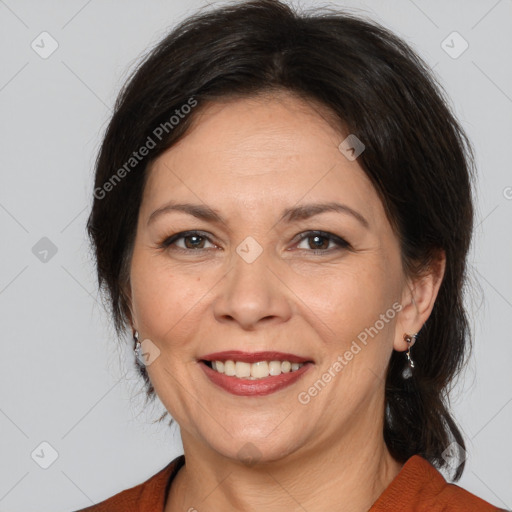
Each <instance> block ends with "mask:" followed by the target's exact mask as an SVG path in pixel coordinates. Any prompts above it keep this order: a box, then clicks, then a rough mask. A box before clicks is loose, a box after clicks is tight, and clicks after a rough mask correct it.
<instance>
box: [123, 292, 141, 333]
mask: <svg viewBox="0 0 512 512" xmlns="http://www.w3.org/2000/svg"><path fill="white" fill-rule="evenodd" d="M121 294H122V296H123V299H124V301H125V302H126V305H127V310H128V311H127V312H126V315H127V317H128V322H129V324H130V326H131V328H132V331H133V333H134V334H135V331H138V328H137V325H136V320H135V315H134V314H133V307H132V289H131V286H130V283H129V282H128V283H124V284H123V285H121Z"/></svg>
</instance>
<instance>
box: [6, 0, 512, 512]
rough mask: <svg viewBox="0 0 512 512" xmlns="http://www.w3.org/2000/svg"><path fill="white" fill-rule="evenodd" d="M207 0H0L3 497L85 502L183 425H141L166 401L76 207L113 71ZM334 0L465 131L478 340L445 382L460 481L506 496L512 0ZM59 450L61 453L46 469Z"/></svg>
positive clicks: (495, 497) (24, 507)
mask: <svg viewBox="0 0 512 512" xmlns="http://www.w3.org/2000/svg"><path fill="white" fill-rule="evenodd" d="M205 3H206V2H205V1H200V0H186V1H183V2H179V3H178V2H171V1H157V0H153V1H150V2H142V1H134V0H129V1H123V2H121V1H120V0H119V1H114V0H104V1H101V2H100V1H99V0H89V1H85V0H72V1H67V2H57V1H48V0H47V1H37V2H36V1H35V0H34V1H28V0H0V38H1V45H0V51H1V62H2V65H1V67H0V109H1V117H0V119H1V128H0V137H1V141H2V142H1V143H2V151H1V152H0V169H1V171H0V176H1V187H0V229H1V249H2V250H1V258H2V259H1V265H0V313H1V324H0V325H1V328H2V332H1V342H2V369H1V372H0V379H1V381H0V429H1V435H0V447H1V454H0V460H1V469H0V511H2V512H6V511H9V512H30V511H38V512H45V511H48V512H49V511H52V512H55V511H71V510H75V509H78V508H82V507H85V506H88V505H91V504H92V503H96V502H98V501H100V500H103V499H105V498H107V497H108V496H111V495H113V494H115V493H117V492H119V491H121V490H122V489H125V488H127V487H131V486H133V485H135V484H138V483H140V482H142V481H144V480H145V479H147V478H148V477H149V476H151V475H152V474H154V473H156V472H157V471H158V470H159V469H161V468H162V467H163V466H164V465H166V464H167V463H168V462H169V461H170V460H171V459H172V458H174V457H175V456H176V455H178V454H179V453H181V444H180V439H179V433H178V431H177V430H176V429H171V430H169V429H168V428H167V427H166V426H165V424H162V425H159V426H156V425H153V424H151V421H152V420H154V419H156V418H157V417H158V416H159V415H160V413H161V412H162V411H163V406H162V405H161V404H160V403H157V404H156V406H155V407H152V408H148V409H146V410H144V409H143V407H142V405H143V402H142V399H141V398H140V396H139V395H138V392H139V391H140V390H141V389H142V386H141V384H140V382H139V381H138V380H137V378H136V377H135V375H134V372H133V370H132V369H131V364H130V361H131V360H129V358H130V357H131V354H130V347H131V342H130V343H128V341H129V340H127V343H126V346H122V347H119V346H118V345H117V344H116V341H115V338H114V334H113V330H112V328H111V326H110V325H109V320H108V316H107V315H106V314H105V312H104V310H103V309H102V307H101V305H100V300H99V297H98V294H97V292H96V283H95V277H94V268H93V265H92V260H91V256H90V251H89V248H88V243H87V239H86V237H85V221H86V218H87V212H88V208H89V207H90V204H91V198H92V167H93V162H94V158H95V155H96V152H97V150H98V145H99V141H100V138H101V134H102V133H103V130H104V129H105V127H106V123H107V121H108V118H109V115H110V114H111V107H112V105H113V102H114V100H115V97H116V94H117V92H118V90H119V88H120V86H121V84H122V83H123V80H124V79H125V78H126V76H127V73H128V72H129V71H130V70H131V69H133V67H134V66H135V65H136V63H137V61H138V59H139V58H140V57H141V56H142V54H143V53H144V52H145V50H146V49H147V48H148V47H149V46H150V45H152V44H154V43H156V42H157V41H158V40H159V39H160V38H161V37H162V36H163V35H164V34H165V33H166V31H167V29H168V28H169V27H170V26H172V25H174V24H175V23H176V22H177V21H178V20H181V19H183V18H184V17H185V16H186V15H188V14H190V13H192V12H193V11H194V10H195V9H196V8H197V7H199V6H202V5H205ZM333 3H334V4H337V5H344V6H347V7H350V8H351V9H352V8H354V9H357V10H362V11H363V13H366V14H367V15H368V16H370V17H371V18H373V19H376V20H377V21H380V22H381V23H383V24H384V25H386V26H387V27H389V28H391V29H393V30H394V31H396V32H397V33H398V34H399V35H400V36H402V37H403V38H405V39H406V40H407V41H408V42H410V43H411V44H412V45H413V47H414V48H416V50H417V51H418V52H419V53H420V54H421V55H422V56H423V57H424V58H425V59H426V61H427V62H428V63H429V64H430V65H431V66H433V67H434V68H435V71H436V73H437V74H438V75H439V77H440V79H441V81H442V83H443V84H444V86H445V88H446V91H447V92H448V94H449V96H450V97H451V98H452V103H453V107H454V109H455V111H456V114H457V115H458V117H459V118H460V120H461V121H462V123H463V126H464V127H465V129H466V130H467V132H468V133H469V135H470V137H471V138H472V140H473V142H474V146H475V149H476V154H477V164H478V167H479V172H480V176H479V190H478V203H477V224H478V227H477V229H476V238H475V242H474V245H473V247H472V251H471V257H470V263H471V275H472V282H473V285H474V291H473V292H472V294H471V295H470V296H468V302H467V303H468V307H469V308H470V311H471V318H472V324H473V328H474V332H475V348H474V354H473V358H472V360H471V364H470V366H469V368H468V370H467V371H466V372H465V374H464V375H463V378H462V379H461V380H460V382H459V383H458V385H457V387H456V388H455V390H454V393H453V408H454V412H455V414H456V416H457V418H458V420H459V422H460V423H461V425H462V427H463V430H464V432H465V434H466V438H467V442H468V461H467V469H466V472H465V474H464V477H463V478H462V480H461V481H460V483H459V485H461V486H463V487H465V488H466V489H468V490H470V491H471V492H473V493H475V494H477V495H479V496H481V497H483V498H484V499H487V500H489V501H491V502H492V503H494V504H496V505H498V506H500V507H506V508H511V507H512V441H511V437H510V432H511V424H512V371H511V363H512V343H511V336H510V326H509V323H508V322H509V319H510V318H511V315H512V292H511V289H512V271H511V268H510V264H511V262H512V242H511V236H510V234H511V227H510V225H511V222H510V221H511V219H512V188H511V187H512V174H511V172H510V156H509V155H510V146H511V141H512V125H511V114H512V82H511V77H512V67H511V62H512V61H511V59H510V54H511V50H512V1H511V0H500V1H496V0H481V1H445V0H442V1H441V0H438V1H430V2H427V1H426V0H414V1H412V0H401V1H398V0H395V1H388V2H386V3H385V4H384V2H380V1H377V0H373V1H366V2H363V1H352V2H341V1H340V2H333ZM302 4H303V5H305V6H308V5H315V4H317V2H311V1H309V2H306V1H303V2H302ZM44 31H46V32H48V33H49V34H50V35H51V37H52V38H53V39H54V40H55V41H57V43H58V48H57V50H56V51H55V52H54V53H53V54H52V55H50V56H48V57H47V58H46V59H44V58H42V57H41V56H40V54H41V53H43V52H48V51H49V50H51V44H52V40H51V39H50V38H49V36H40V34H41V33H42V32H44ZM453 31H457V32H458V33H459V34H460V35H461V36H462V38H463V39H464V40H466V41H467V43H468V44H469V47H468V49H467V50H466V51H465V52H464V53H462V54H461V55H460V56H458V57H457V58H453V56H454V55H455V54H457V53H459V52H460V51H461V50H462V49H463V45H464V41H463V40H462V39H460V38H458V36H451V38H448V40H447V42H445V43H444V48H443V46H442V42H443V41H444V40H446V38H447V36H449V35H450V34H451V33H452V32H453ZM33 41H34V45H38V46H36V48H37V50H38V52H39V53H37V52H36V51H35V50H34V49H33V48H32V47H31V44H32V42H33ZM53 44H55V43H53ZM445 50H448V51H449V52H451V54H452V56H450V55H449V54H448V53H447V52H446V51H445ZM432 143H433V144H435V141H432ZM43 237H47V239H49V241H51V242H49V241H48V240H46V239H44V240H42V241H41V239H42V238H43ZM55 250H56V251H57V252H56V253H55V254H54V252H55ZM45 251H46V252H45ZM42 442H47V443H49V444H50V445H51V448H50V447H48V446H47V445H43V446H41V443H42ZM53 450H54V451H55V452H56V454H57V455H58V457H57V459H56V460H55V461H54V462H53V464H51V465H50V466H49V467H48V468H47V469H43V468H41V467H40V465H41V464H43V465H44V464H49V463H50V462H52V459H51V457H52V453H53ZM31 454H34V455H33V456H32V455H31Z"/></svg>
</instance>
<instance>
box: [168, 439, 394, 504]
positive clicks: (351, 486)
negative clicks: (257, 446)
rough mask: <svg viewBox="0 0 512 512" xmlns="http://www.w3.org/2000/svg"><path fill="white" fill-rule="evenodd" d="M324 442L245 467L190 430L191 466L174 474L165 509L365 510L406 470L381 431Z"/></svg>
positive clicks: (186, 443) (188, 457) (186, 445)
mask: <svg viewBox="0 0 512 512" xmlns="http://www.w3.org/2000/svg"><path fill="white" fill-rule="evenodd" d="M380 432H382V429H381V430H380ZM372 439H373V442H372V441H371V440H372ZM325 444H326V445H327V444H328V445H327V446H319V445H318V444H317V445H315V447H314V449H311V450H309V451H308V453H305V452H302V453H301V454H298V453H294V454H293V455H290V456H287V457H285V458H283V459H281V460H279V461H273V462H266V463H261V464H255V465H254V466H246V465H243V464H242V463H241V462H239V461H233V460H232V459H230V458H227V457H223V456H221V455H219V454H218V453H217V452H213V451H211V450H210V451H209V450H205V449H204V446H203V445H199V444H198V443H197V440H195V439H190V438H189V437H188V436H187V435H186V434H185V435H183V446H184V449H185V450H184V451H185V457H186V465H185V466H184V467H183V468H182V469H181V470H180V471H179V472H178V474H177V475H176V477H175V480H174V482H173V485H172V486H171V491H170V495H169V499H168V502H167V509H166V510H168V511H170V510H186V511H191V512H193V511H195V510H196V511H201V512H214V511H218V510H233V511H247V512H253V511H259V510H265V511H268V512H274V511H276V512H277V511H279V512H282V510H283V509H284V510H297V511H299V510H300V511H303V510H307V511H308V512H320V511H325V510H329V509H331V510H334V509H335V510H337V511H339V512H348V511H350V512H366V511H368V510H369V509H370V508H371V506H372V504H373V503H374V502H375V501H376V500H377V498H378V497H379V496H380V495H381V494H382V492H383V491H384V490H385V489H386V487H387V486H388V485H389V484H390V483H391V481H392V480H393V478H394V477H395V476H396V475H397V474H398V473H399V471H400V469H401V464H400V463H398V462H396V461H395V460H394V459H393V458H392V457H391V455H390V453H389V451H388V450H387V447H386V445H385V443H384V440H383V439H382V436H369V437H366V438H365V437H364V436H360V437H359V440H357V439H351V440H350V442H341V443H340V442H339V443H337V444H336V445H334V444H332V443H325Z"/></svg>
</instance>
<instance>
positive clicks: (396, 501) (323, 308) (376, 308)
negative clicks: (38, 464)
mask: <svg viewBox="0 0 512 512" xmlns="http://www.w3.org/2000/svg"><path fill="white" fill-rule="evenodd" d="M472 178H473V176H472V158H471V150H470V147H469V144H468V141H467V139H466V136H465V135H464V133H463V131H462V130H461V128H460V126H459V124H458V123H457V121H456V119H455V118H454V117H453V115H452V113H451V112H450V110H449V108H448V107H447V106H446V103H445V100H444V99H443V96H442V95H441V93H440V91H439V89H438V87H437V86H436V84H435V81H434V79H433V78H432V77H431V75H430V74H429V71H428V70H427V69H426V67H425V65H424V64H423V63H422V61H421V60H420V59H419V58H418V57H417V56H416V55H415V54H414V53H413V51H412V50H411V49H410V48H409V47H408V46H407V45H406V44H404V43H403V42H402V41H400V40H399V39H397V38H396V36H394V35H392V34H391V33H389V32H388V31H387V30H385V29H383V28H382V27H379V26H377V25H375V24H373V23H369V22H366V21H363V20H361V19H358V18H356V17H352V16H348V15H345V14H342V13H336V12H328V13H325V12H324V13H318V14H306V15H300V14H298V13H295V12H293V11H292V10H291V9H290V8H289V7H287V6H286V5H285V4H282V3H280V2H278V1H274V0H255V1H250V2H236V4H234V5H232V6H228V7H223V8H217V9H216V10H212V11H209V12H206V13H203V14H200V15H196V16H195V17H192V18H189V19H188V20H186V21H185V22H184V23H182V24H181V25H180V26H179V27H178V28H176V29H175V30H174V31H173V32H172V33H170V34H169V35H168V36H167V37H166V38H165V39H164V40H163V41H161V42H160V43H159V44H158V45H157V46H156V47H155V48H154V49H153V50H152V52H151V53H150V54H149V55H148V56H147V57H146V58H145V61H144V62H143V64H142V65H141V66H140V67H139V68H138V69H137V70H136V71H135V72H134V74H133V75H132V77H131V78H130V79H129V81H128V83H127V85H126V86H125V87H124V89H123V91H122V92H121V94H120V96H119V99H118V101H117V104H116V109H115V113H114V115H113V118H112V120H111V122H110V125H109V127H108V130H107V133H106V136H105V139H104V141H103V145H102V148H101V151H100V154H99V157H98V161H97V166H96V180H95V190H94V196H95V199H94V204H93V208H92V212H91V214H90V218H89V224H88V228H89V234H90V236H91V238H92V242H93V245H94V248H95V254H96V258H97V266H98V277H99V282H100V285H101V286H102V288H103V289H104V290H105V291H106V292H107V294H108V297H109V299H110V304H111V308H112V313H113V318H114V321H115V325H116V328H117V330H118V332H119V334H120V335H122V334H123V333H124V332H125V331H126V330H131V332H132V333H133V338H134V341H133V343H134V349H135V354H136V364H137V365H138V367H139V368H140V373H141V375H142V377H143V378H144V379H145V383H146V386H147V395H148V398H153V397H154V396H155V393H156V395H158V397H159V398H160V400H161V401H162V402H163V404H164V405H165V407H166V409H167V410H168V412H169V414H170V415H171V416H172V418H173V419H174V420H176V422H177V423H178V424H179V426H180V429H181V435H182V441H183V447H184V455H183V456H180V457H178V458H177V459H175V460H174V461H172V462H171V463H170V464H169V465H168V466H166V467H165V468H163V469H162V470H161V471H160V472H159V473H157V474H156V475H154V476H153V477H152V478H151V479H149V480H148V481H146V482H145V483H143V484H141V485H139V486H137V487H135V488H132V489H129V490H126V491H124V492H121V493H120V494H118V495H116V496H114V497H112V498H110V499H108V500H106V501H104V502H102V503H100V504H98V505H96V506H93V507H89V508H88V509H84V510H88V511H97V512H99V511H102V510H105V511H106V510H108V511H116V510H123V511H127V510H133V511H135V510H140V511H142V510H147V511H149V510H151V511H157V510H160V511H165V512H171V511H178V510H183V511H187V510H188V511H195V510H197V511H199V512H203V511H219V510H239V511H242V510H243V511H247V510H266V511H272V510H307V511H309V512H314V511H320V510H321V511H325V510H337V511H351V512H353V511H356V512H358V511H368V510H371V511H372V512H376V511H384V510H386V511H387V510H393V511H396V510H407V511H410V510H429V511H440V510H443V511H445V510H450V511H452V510H453V511H462V510H464V511H469V510H479V511H487V510H489V511H491V510H498V509H496V508H495V507H494V506H492V505H491V504H489V503H486V502H484V501H483V500H481V499H479V498H477V497H476V496H474V495H472V494H470V493H468V492H466V491H465V490H463V489H461V488H460V487H458V486H456V485H453V484H447V483H446V481H445V480H444V478H443V476H442V475H441V474H440V473H439V471H438V469H443V468H444V469H446V470H448V471H450V470H451V472H452V476H453V478H454V479H455V480H457V479H458V478H459V477H460V476H461V474H462V471H463V468H464V458H465V450H464V448H465V445H464V440H463V438H462V435H461V433H460V431H459V429H458V427H457V426H456V423H455V421H454V420H453V418H452V416H451V415H450V412H449V411H448V409H447V407H446V405H445V391H446V389H447V386H448V385H449V384H450V382H451V381H452V379H453V377H454V376H455V374H456V373H457V372H458V371H459V370H460V368H461V367H462V365H463V363H464V356H465V354H466V348H467V343H468V338H469V332H468V321H467V317H466V312H465V310H464V307H463V300H462V288H463V285H464V283H465V260H466V255H467V251H468V247H469V244H470V240H471V231H472V225H473V205H472V200H471V185H472Z"/></svg>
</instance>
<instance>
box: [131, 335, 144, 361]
mask: <svg viewBox="0 0 512 512" xmlns="http://www.w3.org/2000/svg"><path fill="white" fill-rule="evenodd" d="M133 340H134V341H135V348H134V349H133V351H134V352H135V357H136V358H137V359H138V360H139V361H140V362H142V361H143V357H142V347H141V344H140V341H139V333H138V332H137V331H134V332H133Z"/></svg>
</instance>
